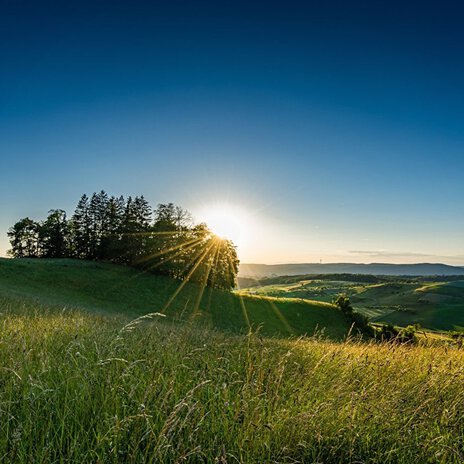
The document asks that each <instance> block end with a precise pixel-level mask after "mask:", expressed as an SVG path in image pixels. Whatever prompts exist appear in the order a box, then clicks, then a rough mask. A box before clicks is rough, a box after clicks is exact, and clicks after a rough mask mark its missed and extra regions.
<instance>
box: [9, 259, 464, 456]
mask: <svg viewBox="0 0 464 464" xmlns="http://www.w3.org/2000/svg"><path fill="white" fill-rule="evenodd" d="M145 279H147V280H145ZM118 281H119V284H118V285H115V284H116V283H117V282H118ZM127 281H129V282H130V284H127ZM174 284H175V286H174ZM178 285H179V282H173V281H169V279H163V278H154V277H153V276H146V275H138V274H136V273H134V271H131V270H128V269H125V268H120V267H117V266H106V265H99V264H98V265H97V264H94V263H80V262H77V263H76V262H69V261H61V262H45V261H44V262H39V261H31V262H28V261H21V262H13V261H12V262H9V261H8V262H0V462H2V463H3V462H5V463H15V464H16V463H19V464H22V463H24V464H26V463H31V462H38V463H105V464H106V463H181V462H187V463H218V464H219V463H220V464H225V463H289V464H290V463H292V464H294V463H328V464H330V463H353V464H354V463H372V464H374V463H382V464H383V463H386V464H389V463H392V464H393V463H395V464H400V463H401V464H403V463H404V464H409V463H416V462H417V463H456V464H457V463H461V462H463V461H464V440H463V436H464V416H463V415H462V410H463V408H464V350H462V349H459V347H458V346H459V345H457V344H455V345H451V344H449V343H448V342H447V341H446V340H442V341H441V343H434V344H433V346H426V345H425V344H424V345H417V346H408V345H406V346H405V345H395V344H378V343H377V344H375V343H367V342H362V341H360V340H356V339H348V340H345V341H343V342H340V341H338V342H336V341H335V340H336V339H337V337H334V334H337V333H340V334H341V333H344V330H345V326H344V324H345V321H344V319H338V321H339V323H341V324H342V328H341V329H339V332H336V331H334V332H330V331H329V332H330V333H329V335H331V336H332V340H330V339H328V338H326V337H325V336H321V335H320V334H319V335H316V336H314V337H296V336H290V337H284V334H285V326H286V325H289V326H290V327H291V328H292V329H293V330H294V331H295V332H296V331H297V329H298V324H300V325H301V326H303V324H305V323H306V324H314V317H315V314H316V313H313V312H311V311H312V310H311V309H310V308H317V309H318V310H320V311H324V313H323V315H325V316H328V317H331V315H333V317H335V315H336V316H338V315H339V313H337V312H336V311H335V310H333V308H332V307H331V306H330V305H323V304H315V303H314V304H313V303H307V302H295V301H294V300H288V301H286V300H284V301H279V300H277V299H272V298H260V297H248V298H245V300H246V306H247V307H248V306H249V314H253V318H254V319H253V321H256V322H257V321H259V320H260V319H261V325H262V329H261V330H258V331H254V332H250V331H246V330H245V331H243V330H242V329H243V328H246V327H247V326H246V324H245V322H243V320H242V322H240V323H239V322H238V321H239V320H240V317H242V318H243V317H244V316H243V313H242V312H241V303H240V296H239V295H228V294H223V293H221V292H218V293H212V294H211V295H209V296H208V300H206V301H207V302H208V301H210V302H211V303H210V306H209V307H208V306H207V305H206V303H204V304H201V305H200V308H202V307H203V308H204V309H202V310H201V311H202V312H204V313H205V316H204V317H190V316H191V315H192V314H193V312H194V311H195V310H197V311H198V309H195V308H196V305H193V306H192V307H190V306H188V305H187V308H190V309H185V305H186V303H185V302H186V301H190V299H194V300H195V298H197V299H198V287H195V286H189V285H186V286H185V287H184V288H183V291H185V292H186V293H185V294H184V296H183V297H182V298H181V296H182V292H180V293H179V295H178V297H179V299H180V301H179V302H178V301H177V298H176V299H175V300H174V301H173V303H172V306H170V307H169V308H170V310H171V311H172V313H171V314H170V316H168V317H163V316H161V315H156V314H153V315H150V316H147V315H146V312H147V311H146V310H147V307H148V309H153V310H157V309H158V308H159V307H161V306H162V305H163V304H164V302H165V300H166V298H167V295H168V289H171V291H172V290H173V289H175V288H178ZM210 297H211V298H210ZM157 298H158V299H159V300H161V301H158V300H157ZM231 302H234V303H231ZM189 304H190V303H189ZM221 305H223V306H221ZM253 305H255V306H253ZM272 305H277V307H278V309H280V310H281V314H282V315H283V314H285V315H286V316H288V320H286V321H285V323H284V322H283V321H282V320H281V318H280V317H278V316H277V315H276V312H275V311H274V310H273V309H272ZM295 305H296V306H295ZM308 305H309V306H308ZM144 309H145V310H144ZM189 311H190V312H189ZM302 311H307V312H306V313H301V312H302ZM228 312H230V313H231V314H228ZM298 312H300V316H297V314H298ZM144 314H145V315H144ZM187 315H189V317H186V316H187ZM240 315H241V316H240ZM292 315H293V317H294V318H295V319H291V317H292ZM239 316H240V317H239ZM318 317H319V316H318ZM320 317H323V316H320ZM134 318H135V319H134ZM221 318H222V320H221ZM266 318H268V319H270V320H272V321H273V322H272V323H271V324H267V325H266ZM304 318H308V319H309V320H310V322H307V321H306V322H304V321H303V319H304ZM311 318H313V319H311ZM278 321H279V322H278ZM335 322H336V320H335V319H334V320H333V321H332V323H333V324H335ZM279 323H280V325H279ZM234 324H240V325H239V326H238V327H234ZM256 325H259V324H256ZM329 327H330V325H329ZM276 329H280V330H276ZM264 330H266V331H267V335H266V333H265V332H264ZM302 331H303V329H301V328H300V333H301V332H302ZM271 334H274V336H270V335H271Z"/></svg>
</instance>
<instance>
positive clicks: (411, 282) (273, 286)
mask: <svg viewBox="0 0 464 464" xmlns="http://www.w3.org/2000/svg"><path fill="white" fill-rule="evenodd" d="M371 277H372V279H370V278H369V276H346V280H337V277H336V276H331V277H330V278H324V279H321V278H311V276H305V277H298V276H295V277H290V278H289V277H281V278H272V279H268V280H263V281H261V282H260V285H256V283H255V284H254V285H253V286H251V287H248V288H244V289H242V290H241V293H243V294H254V295H271V296H273V297H277V298H297V299H303V300H306V299H307V300H316V301H322V302H331V301H333V300H334V298H335V297H336V296H337V295H339V294H340V293H345V294H347V295H348V296H349V297H350V299H351V302H352V304H353V306H354V308H355V309H356V310H357V311H359V312H361V313H363V314H365V315H366V316H368V317H369V318H370V320H371V321H372V322H389V323H392V324H394V325H398V326H403V327H404V326H407V325H410V324H416V323H418V324H420V325H421V326H422V327H424V328H426V329H428V330H435V331H447V330H453V331H462V330H464V281H463V280H450V281H439V278H436V279H437V280H436V281H429V280H430V278H427V279H424V278H419V277H416V278H409V277H408V278H407V277H404V278H400V277H385V278H382V277H376V278H374V276H371ZM357 279H358V280H357ZM366 280H375V282H366Z"/></svg>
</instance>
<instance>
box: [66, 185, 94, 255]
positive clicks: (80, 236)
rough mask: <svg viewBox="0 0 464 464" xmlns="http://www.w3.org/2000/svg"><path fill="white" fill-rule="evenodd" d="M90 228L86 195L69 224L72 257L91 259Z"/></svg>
mask: <svg viewBox="0 0 464 464" xmlns="http://www.w3.org/2000/svg"><path fill="white" fill-rule="evenodd" d="M90 227H91V222H90V212H89V197H88V196H87V195H86V194H84V195H82V197H81V198H80V200H79V202H78V203H77V206H76V209H75V211H74V214H73V216H72V218H71V221H70V224H69V228H70V235H71V256H74V257H76V258H82V259H90V257H91V256H90V254H91V253H90V237H91V233H90Z"/></svg>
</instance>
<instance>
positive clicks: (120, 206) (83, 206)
mask: <svg viewBox="0 0 464 464" xmlns="http://www.w3.org/2000/svg"><path fill="white" fill-rule="evenodd" d="M8 237H9V239H10V243H11V250H10V251H9V254H10V255H11V256H12V257H15V258H24V257H28V258H32V257H35V258H77V259H87V260H98V261H110V262H114V263H118V264H124V265H128V266H132V267H137V268H140V269H143V270H144V271H149V272H153V273H156V274H164V275H168V276H170V277H174V278H176V279H182V280H190V281H193V282H198V283H201V284H202V285H207V286H210V287H215V288H220V289H223V290H230V289H232V288H234V286H235V282H236V276H237V272H238V264H239V261H238V258H237V252H236V247H235V245H234V244H233V243H232V242H231V241H230V240H225V239H222V238H220V237H217V236H216V235H214V234H213V233H212V232H211V231H210V230H209V229H208V227H207V225H206V224H203V223H202V224H194V223H193V221H192V217H191V215H190V214H189V213H188V211H186V210H184V209H183V208H181V207H180V206H176V205H174V204H173V203H167V204H159V205H158V206H157V207H156V209H153V208H152V207H151V206H150V204H149V203H148V201H147V200H146V199H145V198H144V197H143V196H136V197H131V196H129V197H127V198H124V197H123V196H119V197H115V196H109V195H108V194H107V193H106V192H105V191H103V190H102V191H100V192H98V193H94V194H92V196H91V197H88V196H87V195H85V194H84V195H82V197H81V198H80V200H79V201H78V203H77V206H76V209H75V211H74V213H73V215H72V216H71V217H70V218H69V219H68V217H67V215H66V212H65V211H63V210H61V209H53V210H50V211H49V213H48V216H47V218H46V219H45V220H43V221H39V222H36V221H34V220H32V219H30V218H23V219H20V220H19V221H18V222H16V224H14V225H13V226H12V227H11V228H10V229H9V231H8Z"/></svg>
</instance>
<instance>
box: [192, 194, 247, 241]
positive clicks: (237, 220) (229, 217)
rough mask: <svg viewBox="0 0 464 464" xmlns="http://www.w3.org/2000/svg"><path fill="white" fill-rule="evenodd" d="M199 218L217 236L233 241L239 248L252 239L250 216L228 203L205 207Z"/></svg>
mask: <svg viewBox="0 0 464 464" xmlns="http://www.w3.org/2000/svg"><path fill="white" fill-rule="evenodd" d="M197 218H198V219H199V220H200V221H201V222H205V223H206V224H207V226H208V227H209V228H210V229H211V231H212V232H213V233H214V234H215V235H217V236H218V237H221V238H224V239H228V240H232V242H234V244H235V245H237V246H239V247H240V246H243V245H244V244H246V242H247V241H248V240H249V239H250V235H251V220H250V217H249V214H247V212H246V211H245V210H243V209H241V208H239V207H238V206H234V205H231V204H228V203H215V204H211V205H205V206H203V207H202V208H201V210H200V211H199V214H198V215H197Z"/></svg>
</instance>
